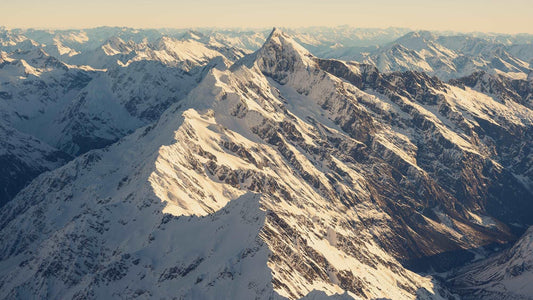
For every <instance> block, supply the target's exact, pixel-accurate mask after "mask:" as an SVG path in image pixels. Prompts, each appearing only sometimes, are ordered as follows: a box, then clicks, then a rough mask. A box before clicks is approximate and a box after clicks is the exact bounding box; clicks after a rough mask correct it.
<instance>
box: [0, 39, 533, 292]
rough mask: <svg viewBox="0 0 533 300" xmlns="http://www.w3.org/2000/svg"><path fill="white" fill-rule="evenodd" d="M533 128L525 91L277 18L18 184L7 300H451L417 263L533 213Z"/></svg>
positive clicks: (507, 236)
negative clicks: (302, 35)
mask: <svg viewBox="0 0 533 300" xmlns="http://www.w3.org/2000/svg"><path fill="white" fill-rule="evenodd" d="M532 124H533V112H532V111H531V110H530V109H529V108H527V107H525V106H523V105H522V104H520V103H519V102H515V101H513V102H511V104H508V105H502V104H501V103H500V102H499V101H498V100H497V99H494V98H492V97H490V96H488V95H486V94H483V93H480V92H477V91H475V90H472V89H470V88H465V89H463V88H460V87H457V86H454V85H450V84H446V83H444V82H441V81H440V80H438V79H436V78H431V77H429V76H427V75H425V74H423V73H418V72H405V73H391V74H385V75H384V74H380V73H379V72H377V70H376V69H375V68H374V67H371V66H368V65H359V64H355V63H346V62H342V61H336V60H323V59H318V58H316V57H314V56H313V55H311V54H310V53H309V52H308V51H307V50H305V49H304V48H303V47H301V46H300V45H298V44H297V43H296V42H295V41H294V40H292V39H291V38H290V37H289V36H288V35H287V34H285V33H283V32H281V31H279V30H274V31H273V32H272V33H271V35H270V36H269V38H268V40H267V41H266V43H265V45H264V46H263V47H262V48H261V49H259V50H258V51H257V52H255V53H254V54H252V55H249V56H246V57H244V58H243V59H242V60H240V61H238V62H237V63H235V64H233V65H232V66H231V68H229V69H225V68H223V67H220V68H213V69H211V70H210V71H209V72H208V73H207V74H205V76H204V78H203V80H202V81H201V82H200V84H199V85H198V86H197V87H196V88H195V89H193V90H192V91H191V92H190V93H189V94H188V96H187V97H186V98H185V99H183V100H181V101H180V102H179V103H175V104H173V105H171V106H170V107H169V108H168V109H167V110H166V111H165V112H164V113H163V114H162V116H161V117H160V118H159V119H158V121H157V122H156V123H154V124H153V125H149V126H146V127H143V128H140V129H138V130H136V131H135V132H134V133H133V134H131V135H128V136H126V137H125V138H123V139H121V140H120V141H119V142H117V143H114V144H112V145H111V146H109V147H108V148H106V149H103V150H95V151H91V152H88V153H86V154H84V155H82V156H80V157H78V158H77V159H75V160H73V161H72V162H70V163H69V164H67V165H66V166H64V167H62V168H59V169H57V170H55V171H53V172H50V173H47V174H45V175H43V176H41V177H39V178H38V179H37V180H35V181H33V182H32V184H31V185H30V186H28V187H27V188H26V189H24V190H23V191H22V192H21V193H19V194H18V195H17V197H16V199H14V200H13V201H12V202H11V203H9V204H8V205H7V206H6V207H5V209H4V210H3V211H2V212H1V213H0V220H1V223H0V228H1V230H0V240H2V244H1V247H0V297H5V298H9V297H11V298H16V297H23V296H26V295H29V296H36V297H47V296H48V297H53V298H65V297H66V298H72V297H85V298H100V297H105V296H109V295H112V296H113V295H127V297H136V296H139V297H171V296H172V297H178V298H179V297H184V298H194V297H196V298H203V299H215V298H219V297H224V296H228V295H232V296H234V297H235V298H241V299H250V298H257V299H272V298H283V297H285V298H289V299H299V298H302V297H306V296H307V297H308V298H310V299H313V298H315V299H320V298H321V297H325V296H326V295H333V294H340V295H337V297H339V298H340V297H346V298H348V297H351V298H363V299H374V298H391V299H415V298H418V299H442V298H444V299H446V298H448V299H449V298H451V297H452V296H451V294H449V292H447V291H446V290H445V289H444V288H442V287H441V286H440V285H439V284H438V283H437V282H436V281H435V280H434V279H433V278H431V277H429V276H421V275H419V274H417V273H415V272H413V271H411V270H409V269H407V268H405V267H404V265H405V263H409V264H410V266H411V267H413V268H418V269H420V268H421V267H422V266H421V264H420V261H421V260H424V259H426V258H428V257H432V256H436V255H442V254H446V253H450V252H453V251H458V250H462V249H471V248H477V247H480V246H484V245H487V244H490V243H501V242H508V241H512V240H513V239H515V238H516V237H515V235H514V234H513V231H512V230H510V228H509V226H510V225H511V223H517V224H518V225H520V226H521V225H525V224H531V223H533V214H532V213H531V212H532V211H533V201H532V200H531V199H532V192H531V190H528V188H527V186H528V184H531V182H533V178H532V177H531V174H530V173H528V172H529V171H528V170H529V169H527V168H526V169H525V170H524V169H521V168H520V166H522V165H526V166H527V165H529V164H530V162H531V155H529V154H528V147H529V145H530V143H531V139H530V137H531V128H532ZM502 145H503V146H502ZM529 149H531V148H529ZM505 151H511V152H505ZM513 151H514V152H513ZM509 153H516V155H515V157H516V158H517V161H520V163H516V162H515V161H511V160H510V159H509V157H510V156H509V155H510V154H509ZM517 208H519V209H517ZM58 212H60V214H58ZM13 237H17V238H16V239H15V238H13ZM458 260H459V261H451V260H448V261H445V262H444V263H441V264H437V263H435V262H432V261H430V262H429V265H430V266H431V267H433V268H435V269H448V268H450V267H451V266H453V264H454V263H462V262H463V261H460V259H458ZM402 263H404V264H402ZM45 292H48V293H49V294H47V295H44V294H43V293H45ZM25 293H27V294H25Z"/></svg>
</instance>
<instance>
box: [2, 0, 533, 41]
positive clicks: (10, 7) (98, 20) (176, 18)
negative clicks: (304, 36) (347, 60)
mask: <svg viewBox="0 0 533 300" xmlns="http://www.w3.org/2000/svg"><path fill="white" fill-rule="evenodd" d="M531 11H533V1H529V0H509V1H505V2H504V1H481V0H473V1H469V2H468V3H464V2H461V1H458V0H445V1H421V0H409V1H402V2H397V1H393V0H377V1H372V2H370V1H347V0H333V1H329V2H324V1H318V0H310V1H303V0H290V1H289V0H286V1H281V0H272V1H269V2H268V3H255V2H254V3H251V2H247V1H244V0H230V1H225V2H224V3H221V2H219V1H214V0H200V1H196V2H194V3H191V2H181V1H175V2H173V1H170V0H156V1H152V2H149V1H146V0H131V1H125V0H115V1H112V2H110V1H104V0H94V1H92V2H87V1H80V0H75V1H72V0H71V1H68V0H51V1H47V3H42V2H39V1H37V0H27V1H25V2H24V3H17V2H8V3H5V4H3V9H2V11H0V18H1V19H2V24H0V26H5V27H8V28H21V29H28V28H35V29H53V30H59V29H89V28H95V27H102V26H110V27H130V28H138V29H163V28H173V29H188V28H247V29H248V28H272V27H288V28H305V27H315V26H316V27H336V26H344V25H345V26H350V27H358V28H390V27H397V28H408V29H412V30H431V31H451V32H487V33H503V34H517V33H530V34H531V33H533V20H532V18H531V16H530V13H531Z"/></svg>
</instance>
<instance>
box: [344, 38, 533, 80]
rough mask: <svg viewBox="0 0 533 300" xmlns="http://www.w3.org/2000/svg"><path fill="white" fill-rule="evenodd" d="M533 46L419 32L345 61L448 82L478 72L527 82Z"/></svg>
mask: <svg viewBox="0 0 533 300" xmlns="http://www.w3.org/2000/svg"><path fill="white" fill-rule="evenodd" d="M509 43H511V42H510V41H509ZM532 47H533V39H530V40H529V41H528V43H524V44H512V43H511V44H504V43H502V42H500V41H495V40H492V39H489V38H486V37H485V38H484V37H473V36H471V35H452V36H450V35H438V34H436V33H432V32H429V31H415V32H411V33H408V34H406V35H404V36H402V37H400V38H398V39H397V40H395V41H394V42H391V43H390V44H388V45H384V46H383V47H380V48H378V49H376V50H373V51H367V52H362V51H360V50H359V49H357V50H356V51H354V52H351V53H350V52H348V53H343V56H342V58H344V59H353V60H357V61H362V62H365V63H370V64H373V65H375V66H376V67H377V68H378V69H379V70H380V71H382V72H393V71H407V70H414V71H421V72H426V73H428V74H430V75H436V76H437V77H439V78H440V79H444V80H447V79H451V78H458V77H463V76H468V75H470V74H471V73H474V72H478V71H485V72H488V73H491V74H503V75H506V76H508V77H511V78H515V79H525V78H526V77H527V74H528V73H529V72H530V71H531V70H532V68H533V64H532V63H533V60H532V54H531V53H532V52H531V50H532V49H533V48H532Z"/></svg>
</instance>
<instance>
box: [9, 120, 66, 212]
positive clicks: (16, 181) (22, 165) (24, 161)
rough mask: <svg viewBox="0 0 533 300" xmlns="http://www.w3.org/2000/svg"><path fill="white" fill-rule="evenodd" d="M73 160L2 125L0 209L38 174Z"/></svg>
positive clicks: (34, 139)
mask: <svg viewBox="0 0 533 300" xmlns="http://www.w3.org/2000/svg"><path fill="white" fill-rule="evenodd" d="M70 159H71V157H69V156H68V155H67V154H65V153H63V152H61V151H59V150H57V149H54V148H52V147H50V146H48V145H47V144H46V143H44V142H42V141H39V140H38V139H36V138H34V137H32V136H30V135H27V134H23V133H21V132H19V131H17V130H16V129H14V128H11V127H9V126H7V125H5V124H3V123H2V122H0V168H1V169H2V172H1V173H0V187H2V188H1V190H0V207H2V206H3V205H4V204H6V203H7V202H8V201H10V200H11V199H12V198H13V197H14V196H15V195H16V194H17V193H18V192H19V191H20V190H21V189H22V188H23V187H24V186H26V185H27V184H28V183H29V182H30V181H31V180H32V179H34V178H35V177H37V175H39V174H41V173H43V172H46V171H49V170H53V169H56V168H57V167H60V166H62V165H63V164H65V163H66V162H67V161H69V160H70Z"/></svg>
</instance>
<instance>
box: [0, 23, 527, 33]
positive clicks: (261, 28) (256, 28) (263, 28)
mask: <svg viewBox="0 0 533 300" xmlns="http://www.w3.org/2000/svg"><path fill="white" fill-rule="evenodd" d="M99 28H117V29H133V30H247V31H267V30H272V29H273V28H280V29H289V30H301V29H313V28H351V29H366V30H390V29H401V30H408V31H409V32H421V31H428V32H434V33H452V34H494V35H511V36H515V35H533V32H495V31H479V30H474V31H460V30H452V29H423V28H411V27H402V26H387V27H363V26H355V25H348V24H340V25H304V26H276V25H274V26H190V27H179V26H176V27H171V26H168V27H167V26H162V27H133V26H127V25H97V26H86V27H85V26H81V27H76V26H72V27H68V26H66V27H63V26H61V27H60V26H58V27H54V26H49V27H44V26H43V27H41V26H27V27H26V26H17V27H12V26H8V25H0V29H3V30H44V31H46V30H49V31H68V30H94V29H99Z"/></svg>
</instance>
